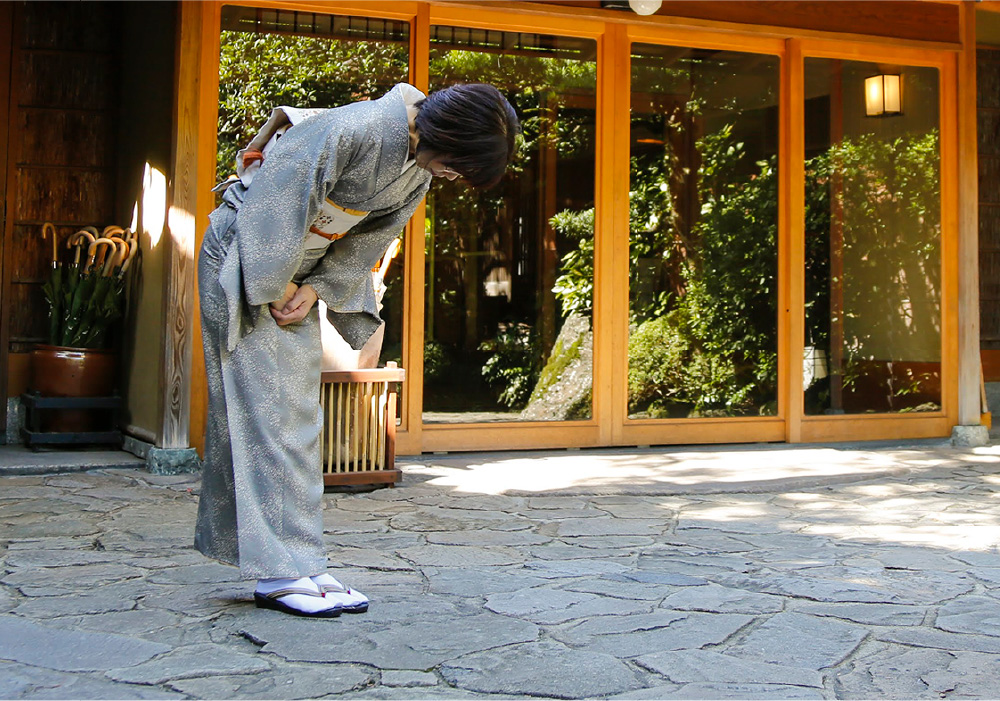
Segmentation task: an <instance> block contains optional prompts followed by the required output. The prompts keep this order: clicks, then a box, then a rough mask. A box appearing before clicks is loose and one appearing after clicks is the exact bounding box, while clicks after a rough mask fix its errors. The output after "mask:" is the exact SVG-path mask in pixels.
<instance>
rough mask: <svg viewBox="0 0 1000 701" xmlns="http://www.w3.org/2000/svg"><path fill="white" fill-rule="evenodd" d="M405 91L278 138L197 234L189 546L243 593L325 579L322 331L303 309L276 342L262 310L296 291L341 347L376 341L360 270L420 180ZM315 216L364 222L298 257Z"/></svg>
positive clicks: (325, 115) (418, 192)
mask: <svg viewBox="0 0 1000 701" xmlns="http://www.w3.org/2000/svg"><path fill="white" fill-rule="evenodd" d="M403 88H405V89H408V90H410V91H412V90H413V89H412V88H410V87H409V86H397V87H396V88H394V89H393V90H392V91H390V92H389V93H388V94H386V95H385V96H384V97H382V98H381V99H379V100H374V101H371V102H358V103H354V104H350V105H346V106H344V107H338V108H335V109H330V110H325V111H323V112H320V113H319V114H316V115H315V116H312V117H309V118H307V119H305V120H304V121H302V122H301V123H298V124H296V125H295V126H294V127H292V128H290V129H288V131H287V132H286V133H285V134H284V135H283V136H282V137H281V139H280V141H277V142H276V143H275V144H274V147H273V148H271V150H270V152H268V153H267V156H266V158H265V160H264V162H263V165H262V166H261V167H260V170H259V171H257V172H256V174H255V176H254V179H253V181H252V184H251V185H250V186H249V187H245V186H244V184H243V183H241V182H235V183H234V184H233V185H231V186H230V187H229V188H228V189H227V190H226V192H225V194H224V195H223V204H222V205H221V206H220V207H219V208H218V209H216V210H215V211H214V212H213V213H212V214H211V216H210V218H209V221H210V225H209V228H208V230H207V232H206V234H205V239H204V242H203V244H202V247H201V254H200V256H199V261H198V286H199V291H200V296H201V320H202V332H203V340H204V346H205V367H206V372H207V381H208V396H209V406H208V426H207V435H206V441H205V465H204V471H203V476H202V492H201V502H200V504H199V508H198V523H197V530H196V534H195V546H196V547H197V548H198V549H199V550H200V551H201V552H203V553H204V554H206V555H208V556H209V557H213V558H216V559H218V560H222V561H224V562H228V563H231V564H235V565H239V567H240V571H241V575H242V577H243V578H244V579H261V578H265V577H288V578H293V577H294V578H297V577H305V576H311V575H315V574H319V573H321V572H323V571H325V569H326V555H325V551H324V548H323V542H322V535H323V525H322V515H321V508H322V507H321V498H322V494H323V481H322V472H321V467H320V453H319V431H320V428H321V425H322V416H321V412H320V407H319V385H320V359H321V353H322V351H321V345H320V328H319V317H318V313H317V311H316V309H315V307H314V308H313V309H312V310H311V311H310V313H309V315H308V316H307V317H306V318H305V319H304V320H303V321H301V322H300V323H297V324H290V325H288V326H284V327H281V326H278V325H277V323H276V322H275V321H274V320H273V319H272V317H271V315H270V313H269V312H268V304H269V303H270V302H272V301H275V300H277V299H279V298H280V297H281V296H282V295H283V294H284V291H285V287H286V285H287V283H288V282H289V281H290V280H294V282H296V283H297V284H300V285H301V284H310V285H312V286H313V287H314V288H315V289H316V292H317V293H318V295H319V297H320V299H322V300H323V301H325V302H326V303H327V305H328V307H329V318H330V321H331V323H332V324H333V325H334V326H335V327H336V328H337V330H338V331H339V332H340V334H341V336H343V337H344V339H345V340H347V341H348V342H349V343H350V344H351V345H352V346H353V347H355V348H360V347H361V346H362V345H363V344H364V342H365V341H366V340H367V339H368V337H369V336H370V335H371V334H372V333H373V332H374V331H375V330H376V329H377V328H378V326H379V324H380V319H379V315H378V307H377V303H376V298H375V292H374V290H373V288H372V278H371V270H372V268H373V267H374V266H375V264H376V263H377V262H378V260H379V258H380V257H381V256H382V254H383V253H384V252H385V250H386V248H387V247H388V246H389V244H390V243H391V242H392V240H393V239H394V238H395V237H396V236H398V235H399V233H400V232H401V231H402V229H403V227H404V226H405V224H406V222H407V220H408V219H409V218H410V216H411V215H412V214H413V212H414V210H415V209H416V207H417V205H418V204H419V203H420V201H421V200H422V199H423V197H424V195H425V193H426V192H427V188H428V185H429V183H430V177H431V176H430V173H429V172H428V171H426V170H424V169H423V168H419V167H416V166H415V165H414V164H412V163H409V164H408V165H409V167H404V165H405V164H407V156H408V153H409V126H408V122H407V113H406V104H405V102H404V99H403V92H402V90H403ZM324 206H335V207H338V208H344V209H345V210H348V211H352V212H355V213H357V212H360V213H361V214H362V215H363V214H364V212H368V214H367V215H365V216H363V218H362V219H361V220H360V222H359V223H357V224H355V225H354V226H353V227H352V228H350V230H349V231H348V233H347V234H346V235H344V236H343V238H339V239H338V240H335V241H333V243H330V244H329V247H328V248H326V249H323V248H308V247H307V245H306V240H307V239H308V238H309V237H310V235H311V234H310V231H313V232H317V229H316V228H315V227H316V226H317V225H318V223H319V220H320V219H321V218H322V213H323V208H324ZM317 233H318V232H317Z"/></svg>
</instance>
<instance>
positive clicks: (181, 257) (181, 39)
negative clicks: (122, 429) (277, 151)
mask: <svg viewBox="0 0 1000 701" xmlns="http://www.w3.org/2000/svg"><path fill="white" fill-rule="evenodd" d="M216 9H217V8H215V6H214V5H213V4H208V3H205V4H203V3H191V2H182V3H178V12H179V20H178V27H177V47H178V50H177V70H176V85H175V91H174V94H175V106H174V125H175V129H176V131H175V135H174V148H173V156H172V161H171V169H170V170H171V177H170V185H169V195H168V197H169V208H168V216H167V225H166V226H167V230H166V232H164V233H165V236H164V238H163V241H164V243H165V245H166V246H167V249H166V251H165V255H164V280H163V312H162V317H163V325H164V336H163V348H162V353H161V375H160V383H161V387H162V392H161V394H160V396H161V401H162V412H161V414H162V421H161V427H160V434H159V436H158V441H157V447H159V448H165V449H168V450H170V449H182V448H188V447H189V446H190V445H191V444H192V441H191V434H192V428H191V427H192V421H191V406H192V393H191V386H192V379H193V376H194V375H195V374H197V375H199V376H201V372H200V368H199V369H197V370H196V369H195V368H194V367H193V363H192V348H193V345H194V340H195V337H196V336H197V323H198V318H197V308H196V307H197V305H196V299H197V290H196V287H195V264H196V261H195V250H196V243H197V239H198V238H199V237H198V232H199V230H200V229H201V228H203V226H204V223H205V220H204V215H205V214H207V210H208V208H209V207H210V200H209V196H210V193H209V194H203V193H202V191H204V192H205V193H208V187H209V181H210V180H211V179H212V174H211V173H208V172H205V170H206V168H205V164H206V154H207V155H208V157H211V152H212V150H213V149H214V139H206V138H205V132H207V131H209V130H211V131H210V132H209V134H212V133H214V130H215V124H214V121H213V120H210V119H208V120H207V119H206V108H207V107H208V101H209V99H210V98H213V95H212V94H211V92H212V90H213V89H215V86H216V81H215V80H212V73H211V72H210V71H209V70H208V69H209V63H211V64H212V66H213V67H214V62H209V61H208V60H207V57H208V56H209V55H210V52H211V50H212V49H214V48H215V47H216V46H217V43H218V39H217V36H215V38H214V39H213V36H214V35H217V34H218V31H217V27H213V26H212V23H211V21H210V19H211V17H212V16H214V13H215V11H216ZM215 103H217V99H215V102H213V103H212V104H211V112H212V113H213V114H214V113H215V111H216V109H217V107H216V104H215ZM206 122H211V123H210V124H206ZM206 141H211V142H212V143H211V144H208V143H206ZM213 160H214V159H213ZM199 175H201V176H202V177H201V178H199ZM199 359H200V356H199ZM196 399H199V397H196ZM198 423H199V426H198V427H197V428H195V431H197V432H199V433H200V429H201V427H202V426H203V417H202V419H201V421H200V422H198Z"/></svg>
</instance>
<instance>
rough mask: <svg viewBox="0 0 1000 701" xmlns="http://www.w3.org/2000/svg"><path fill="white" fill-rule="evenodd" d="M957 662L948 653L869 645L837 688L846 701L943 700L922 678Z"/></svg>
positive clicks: (841, 676) (840, 674) (840, 678)
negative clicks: (866, 700)
mask: <svg viewBox="0 0 1000 701" xmlns="http://www.w3.org/2000/svg"><path fill="white" fill-rule="evenodd" d="M994 659H995V658H994ZM953 660H954V655H953V654H951V653H949V652H946V651H944V650H927V649H919V648H912V647H903V646H900V645H886V644H884V643H876V644H874V645H867V646H866V647H865V649H864V650H862V651H861V652H860V653H859V654H858V655H857V656H856V657H855V658H854V659H853V660H851V661H850V662H849V663H848V664H847V665H846V666H845V668H844V669H843V670H838V671H837V673H836V680H837V686H838V688H839V689H841V690H842V692H841V693H842V694H843V697H844V698H864V699H886V698H887V699H938V698H941V696H940V695H939V694H938V693H937V692H935V691H933V690H932V689H931V688H930V686H929V685H928V683H927V682H926V681H924V680H923V678H922V677H923V676H924V675H927V674H930V673H932V672H936V671H939V670H942V669H947V667H948V665H949V664H950V663H951V662H952V661H953ZM986 698H990V697H989V696H987V697H986Z"/></svg>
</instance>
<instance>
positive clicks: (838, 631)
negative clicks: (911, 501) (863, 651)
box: [727, 613, 868, 670]
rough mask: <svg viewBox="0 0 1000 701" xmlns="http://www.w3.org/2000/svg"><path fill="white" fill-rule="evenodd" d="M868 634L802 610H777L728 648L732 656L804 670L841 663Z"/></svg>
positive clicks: (856, 627) (865, 631) (853, 626)
mask: <svg viewBox="0 0 1000 701" xmlns="http://www.w3.org/2000/svg"><path fill="white" fill-rule="evenodd" d="M867 635H868V631H867V629H866V628H865V627H862V626H859V625H853V624H849V623H844V622H842V621H837V620H834V619H831V618H819V617H816V616H807V615H805V614H801V613H779V614H777V615H775V616H773V617H772V618H770V619H768V620H767V621H765V622H764V623H763V624H761V625H760V626H759V627H758V628H756V629H754V630H752V631H750V632H749V633H748V634H747V635H746V637H744V638H743V640H742V641H741V642H739V643H736V644H734V645H732V646H730V647H729V649H728V650H727V653H728V654H730V655H733V656H734V657H741V658H743V659H747V660H757V661H759V662H768V663H771V664H784V665H789V666H792V667H803V668H805V669H814V670H819V669H824V668H826V667H833V666H834V665H836V664H838V663H840V662H841V661H842V660H844V659H845V658H846V657H847V656H848V655H850V654H851V653H852V652H854V650H856V649H857V648H858V646H859V645H860V644H861V641H862V640H864V638H865V637H866V636H867Z"/></svg>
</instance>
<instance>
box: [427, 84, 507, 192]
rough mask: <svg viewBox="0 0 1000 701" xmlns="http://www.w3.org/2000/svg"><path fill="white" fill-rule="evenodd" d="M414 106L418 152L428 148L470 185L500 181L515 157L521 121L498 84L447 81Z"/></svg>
mask: <svg viewBox="0 0 1000 701" xmlns="http://www.w3.org/2000/svg"><path fill="white" fill-rule="evenodd" d="M416 106H417V107H418V108H419V112H418V113H417V116H416V119H415V123H416V127H417V135H418V136H419V141H418V142H417V153H418V154H419V153H422V152H424V151H428V152H429V153H430V154H432V155H431V158H438V159H440V161H441V163H442V164H444V165H445V166H447V167H448V168H451V169H452V170H454V171H456V172H458V173H460V174H461V175H462V177H463V178H465V180H466V182H468V183H469V184H470V185H472V186H473V187H493V186H494V185H496V184H497V183H498V182H500V179H501V178H502V177H503V174H504V171H506V170H507V166H508V165H509V164H510V162H511V161H512V160H514V151H515V143H516V136H517V134H518V133H519V132H520V131H521V124H520V122H519V121H518V119H517V114H515V112H514V108H513V107H511V106H510V103H509V102H507V100H506V98H504V96H503V95H502V94H501V93H500V91H499V90H497V89H496V88H495V87H493V86H492V85H485V84H483V83H463V84H459V85H452V86H451V87H448V88H444V89H443V90H438V91H436V92H433V93H431V94H430V95H428V96H427V97H426V98H425V99H423V100H421V101H420V102H418V103H417V105H416Z"/></svg>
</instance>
